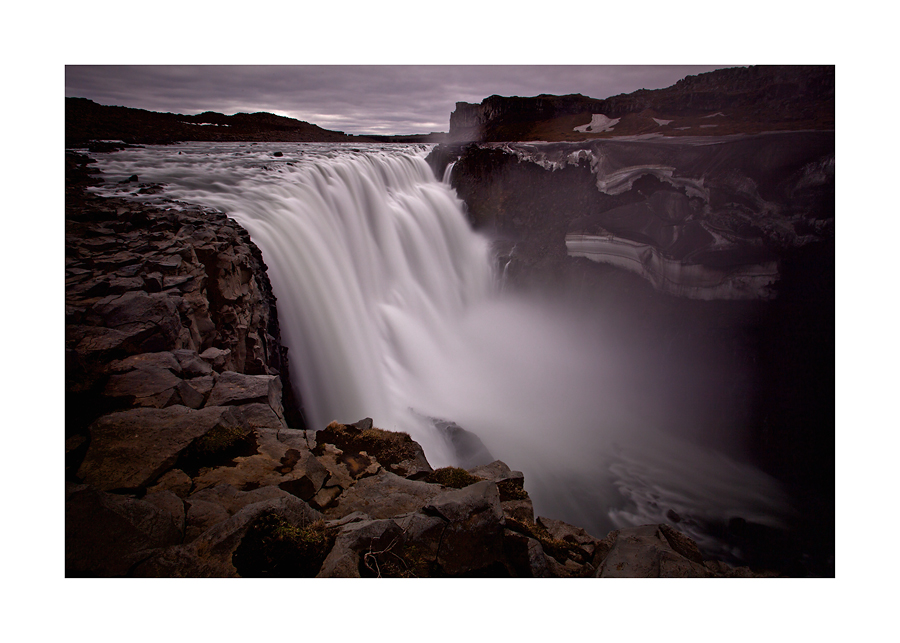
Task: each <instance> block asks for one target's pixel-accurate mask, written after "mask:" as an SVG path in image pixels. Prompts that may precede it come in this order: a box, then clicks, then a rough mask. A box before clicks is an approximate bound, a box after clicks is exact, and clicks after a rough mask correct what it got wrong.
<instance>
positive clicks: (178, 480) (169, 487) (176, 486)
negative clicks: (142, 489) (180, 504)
mask: <svg viewBox="0 0 900 643" xmlns="http://www.w3.org/2000/svg"><path fill="white" fill-rule="evenodd" d="M192 484H193V483H192V482H191V477H190V476H189V475H188V474H186V473H185V472H184V471H182V470H181V469H172V470H171V471H167V472H165V473H164V474H163V475H162V476H160V478H159V480H158V481H157V482H156V484H155V485H153V486H152V487H148V488H147V493H148V494H149V493H154V492H157V491H171V492H172V493H174V494H175V495H176V496H178V497H179V498H184V497H185V496H187V495H188V494H189V493H190V492H191V485H192Z"/></svg>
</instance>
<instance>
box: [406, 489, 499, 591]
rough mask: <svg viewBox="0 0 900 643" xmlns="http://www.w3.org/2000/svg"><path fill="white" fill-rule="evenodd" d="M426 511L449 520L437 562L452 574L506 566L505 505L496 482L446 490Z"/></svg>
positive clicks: (487, 571) (491, 571)
mask: <svg viewBox="0 0 900 643" xmlns="http://www.w3.org/2000/svg"><path fill="white" fill-rule="evenodd" d="M422 510H423V512H424V513H426V514H428V515H432V516H440V517H441V518H443V519H444V520H446V521H447V523H448V524H447V527H446V529H445V530H444V535H443V538H442V540H441V545H440V550H439V552H438V558H437V564H438V565H439V567H440V569H441V571H442V572H443V573H444V574H447V575H449V576H458V575H462V574H474V573H480V574H488V575H496V574H497V573H498V569H497V568H498V567H501V568H503V567H504V565H503V528H504V522H503V508H502V507H501V505H500V492H499V491H498V489H497V484H496V483H495V482H492V481H489V480H485V481H482V482H476V483H475V484H472V485H469V486H468V487H464V488H462V489H453V490H451V491H445V492H443V493H441V494H440V495H438V496H436V497H435V498H434V499H433V500H431V502H429V503H428V504H426V505H425V506H424V507H423V509H422Z"/></svg>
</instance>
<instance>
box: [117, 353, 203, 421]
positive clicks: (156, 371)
mask: <svg viewBox="0 0 900 643" xmlns="http://www.w3.org/2000/svg"><path fill="white" fill-rule="evenodd" d="M169 355H171V354H169ZM176 365H177V362H176ZM180 384H182V381H181V379H180V378H179V377H178V376H177V375H175V374H173V373H172V371H171V370H169V369H168V368H161V367H159V366H155V365H142V366H141V367H140V368H136V369H134V370H130V371H128V372H125V373H113V374H112V375H110V377H109V381H108V382H107V384H106V387H105V388H104V389H103V395H104V396H106V397H109V398H125V399H127V400H128V401H129V402H130V404H131V405H132V406H149V407H154V408H159V409H161V408H164V407H166V406H169V405H170V404H172V403H173V402H176V401H181V400H182V399H183V398H182V397H181V395H180V394H179V395H178V397H177V399H175V398H176V389H177V388H178V387H179V385H180ZM191 390H193V389H191ZM197 395H199V394H197ZM189 399H190V398H189Z"/></svg>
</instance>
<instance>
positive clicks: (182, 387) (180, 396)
mask: <svg viewBox="0 0 900 643" xmlns="http://www.w3.org/2000/svg"><path fill="white" fill-rule="evenodd" d="M175 393H177V397H174V396H173V400H174V403H175V404H181V405H183V406H186V407H188V408H191V409H200V408H203V404H204V402H205V401H206V397H205V396H204V395H203V393H201V392H200V391H198V390H197V389H195V388H194V387H193V386H191V385H190V384H188V383H187V382H185V381H184V380H179V382H178V385H177V386H176V387H175ZM143 406H150V405H149V404H145V405H143Z"/></svg>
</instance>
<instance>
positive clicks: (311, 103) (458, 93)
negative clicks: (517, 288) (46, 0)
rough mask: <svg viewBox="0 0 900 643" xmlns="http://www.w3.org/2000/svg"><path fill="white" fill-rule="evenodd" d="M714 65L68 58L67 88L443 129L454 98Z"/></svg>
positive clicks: (164, 108)
mask: <svg viewBox="0 0 900 643" xmlns="http://www.w3.org/2000/svg"><path fill="white" fill-rule="evenodd" d="M724 66H728V65H712V66H675V65H672V66H646V65H627V66H559V65H539V66H449V65H432V66H405V65H394V66H350V65H328V66H321V65H320V66H178V65H168V66H121V65H120V66H109V65H107V66H78V65H75V66H73V65H68V66H66V96H77V97H81V98H89V99H91V100H93V101H95V102H97V103H100V104H101V105H122V106H125V107H137V108H141V109H147V110H151V111H155V112H173V113H177V114H198V113H200V112H205V111H213V112H220V113H223V114H235V113H237V112H272V113H275V114H281V115H283V116H290V117H291V118H296V119H299V120H302V121H307V122H310V123H314V124H316V125H319V126H320V127H324V128H326V129H331V130H339V131H343V132H346V133H348V134H419V133H427V132H446V131H447V129H448V128H449V122H450V112H452V111H453V110H454V108H455V105H456V102H458V101H465V102H469V103H480V102H481V101H482V99H484V98H486V97H488V96H490V95H492V94H499V95H501V96H537V95H538V94H556V95H561V94H583V95H585V96H590V97H592V98H608V97H609V96H615V95H616V94H622V93H629V92H632V91H635V90H637V89H642V88H644V89H660V88H662V87H668V86H670V85H672V84H674V83H675V82H676V81H678V80H679V79H681V78H684V77H685V76H687V75H689V74H698V73H703V72H706V71H712V70H713V69H718V68H721V67H724Z"/></svg>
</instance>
